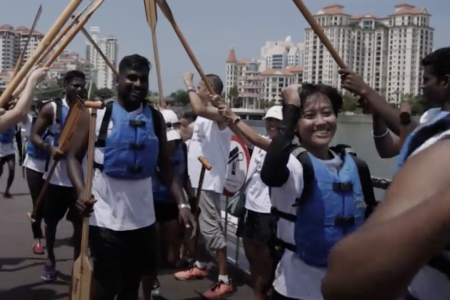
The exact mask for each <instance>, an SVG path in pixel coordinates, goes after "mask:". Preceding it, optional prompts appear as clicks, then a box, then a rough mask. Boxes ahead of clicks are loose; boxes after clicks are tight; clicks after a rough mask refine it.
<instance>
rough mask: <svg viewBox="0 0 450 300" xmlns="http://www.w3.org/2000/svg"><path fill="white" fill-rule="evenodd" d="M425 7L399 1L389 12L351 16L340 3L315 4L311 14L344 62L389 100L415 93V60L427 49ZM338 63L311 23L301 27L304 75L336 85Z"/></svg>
mask: <svg viewBox="0 0 450 300" xmlns="http://www.w3.org/2000/svg"><path fill="white" fill-rule="evenodd" d="M430 17H431V16H430V14H429V13H428V12H427V10H426V8H417V7H414V6H412V5H409V4H406V3H403V4H399V5H397V6H395V9H394V11H393V12H392V14H391V15H389V16H386V17H379V16H376V15H373V14H365V15H359V16H352V15H350V14H347V13H346V12H345V11H344V6H342V5H339V4H333V5H329V6H326V7H324V8H322V9H320V10H319V11H318V12H317V13H316V14H315V15H314V18H315V19H316V21H317V22H318V24H319V25H320V26H321V27H322V28H323V30H324V32H325V34H326V35H327V37H328V38H329V40H330V42H331V44H332V45H333V46H334V48H335V49H336V50H337V52H338V53H339V55H340V56H341V58H342V59H343V60H344V62H345V63H346V64H347V66H348V68H350V69H352V70H354V71H355V72H356V73H358V74H359V75H360V76H361V77H362V78H363V79H364V81H365V82H367V83H368V84H369V85H370V86H371V87H373V88H375V89H376V90H377V91H379V92H380V93H381V94H383V95H384V96H386V97H387V98H388V99H389V101H391V102H393V103H397V104H398V103H400V102H401V101H402V100H403V99H402V98H403V97H404V96H405V95H417V94H419V93H420V85H421V78H422V74H421V68H420V61H421V59H422V58H423V57H424V56H426V55H427V54H428V53H430V52H432V50H433V34H434V29H433V28H432V27H431V26H430ZM338 70H339V67H338V66H337V64H336V62H335V61H334V60H333V58H332V56H331V55H330V53H329V52H328V50H326V48H325V47H324V46H323V45H322V43H321V42H320V40H319V38H318V37H317V35H316V34H315V33H314V31H313V30H312V29H311V28H307V29H306V30H305V43H304V80H305V81H306V82H313V83H317V82H322V83H325V84H329V85H332V86H335V87H338V88H340V77H339V74H338Z"/></svg>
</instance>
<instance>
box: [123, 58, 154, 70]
mask: <svg viewBox="0 0 450 300" xmlns="http://www.w3.org/2000/svg"><path fill="white" fill-rule="evenodd" d="M151 68H152V64H151V63H150V61H149V60H148V59H146V58H145V57H143V56H141V55H139V54H133V55H128V56H125V57H124V58H122V60H121V61H120V63H119V73H120V74H123V73H124V72H125V71H127V70H138V69H145V70H147V72H150V69H151Z"/></svg>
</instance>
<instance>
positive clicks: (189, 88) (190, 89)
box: [187, 86, 197, 93]
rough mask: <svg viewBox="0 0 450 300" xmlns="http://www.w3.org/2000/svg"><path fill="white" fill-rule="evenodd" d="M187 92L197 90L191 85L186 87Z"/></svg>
mask: <svg viewBox="0 0 450 300" xmlns="http://www.w3.org/2000/svg"><path fill="white" fill-rule="evenodd" d="M187 91H188V93H190V92H194V93H196V92H197V89H196V88H195V87H193V86H191V87H188V90H187Z"/></svg>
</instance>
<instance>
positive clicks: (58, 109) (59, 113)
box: [53, 98, 63, 124]
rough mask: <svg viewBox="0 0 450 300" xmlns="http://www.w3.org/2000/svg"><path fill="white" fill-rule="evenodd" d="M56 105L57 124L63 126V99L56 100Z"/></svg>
mask: <svg viewBox="0 0 450 300" xmlns="http://www.w3.org/2000/svg"><path fill="white" fill-rule="evenodd" d="M53 101H54V102H55V104H56V115H55V122H56V123H57V124H61V120H62V107H63V103H62V100H61V98H57V99H55V100H53Z"/></svg>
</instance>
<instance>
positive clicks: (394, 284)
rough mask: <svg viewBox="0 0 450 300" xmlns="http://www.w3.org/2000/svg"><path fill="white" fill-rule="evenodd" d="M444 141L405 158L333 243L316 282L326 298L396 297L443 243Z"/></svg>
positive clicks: (448, 221)
mask: <svg viewBox="0 0 450 300" xmlns="http://www.w3.org/2000/svg"><path fill="white" fill-rule="evenodd" d="M449 147H450V140H443V141H440V142H438V143H436V144H435V145H433V146H431V147H430V148H428V149H426V150H424V151H422V152H421V153H419V154H417V155H415V156H413V157H411V158H409V159H408V160H407V161H406V163H405V165H404V166H403V168H402V169H401V170H400V172H399V173H397V175H396V176H395V177H394V180H393V183H392V185H391V186H390V187H389V189H388V191H387V193H386V200H385V201H383V202H382V203H381V204H380V205H379V207H378V209H377V210H376V211H375V212H374V213H373V214H372V216H371V217H370V219H368V221H367V222H366V223H365V224H364V225H363V226H362V227H361V228H360V229H359V230H358V231H356V232H355V233H354V234H352V235H350V236H348V237H347V238H345V239H344V240H342V241H341V242H339V243H338V244H337V246H336V247H335V248H333V250H332V251H331V254H330V261H329V268H328V271H327V275H326V277H325V279H324V281H323V286H322V291H323V294H324V295H325V298H326V299H327V300H341V299H345V300H353V299H355V300H356V299H367V300H372V299H373V300H391V299H392V300H394V299H396V298H399V296H401V295H402V293H404V292H405V291H406V288H407V286H408V284H409V283H410V281H411V279H412V278H413V276H414V275H415V274H416V273H417V272H418V270H419V269H420V268H421V267H422V266H423V265H424V264H425V263H426V262H427V261H428V259H429V258H430V257H431V256H432V255H434V254H437V253H438V252H440V251H442V250H443V249H444V248H445V246H446V245H447V244H448V242H449V237H450V236H449V235H448V232H450V218H449V211H450V189H449V188H448V186H449V184H450V174H449V173H448V169H449V168H450V154H449V152H448V149H449ZM443 191H444V192H443ZM348 270H352V272H348ZM343 274H345V276H343Z"/></svg>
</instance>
